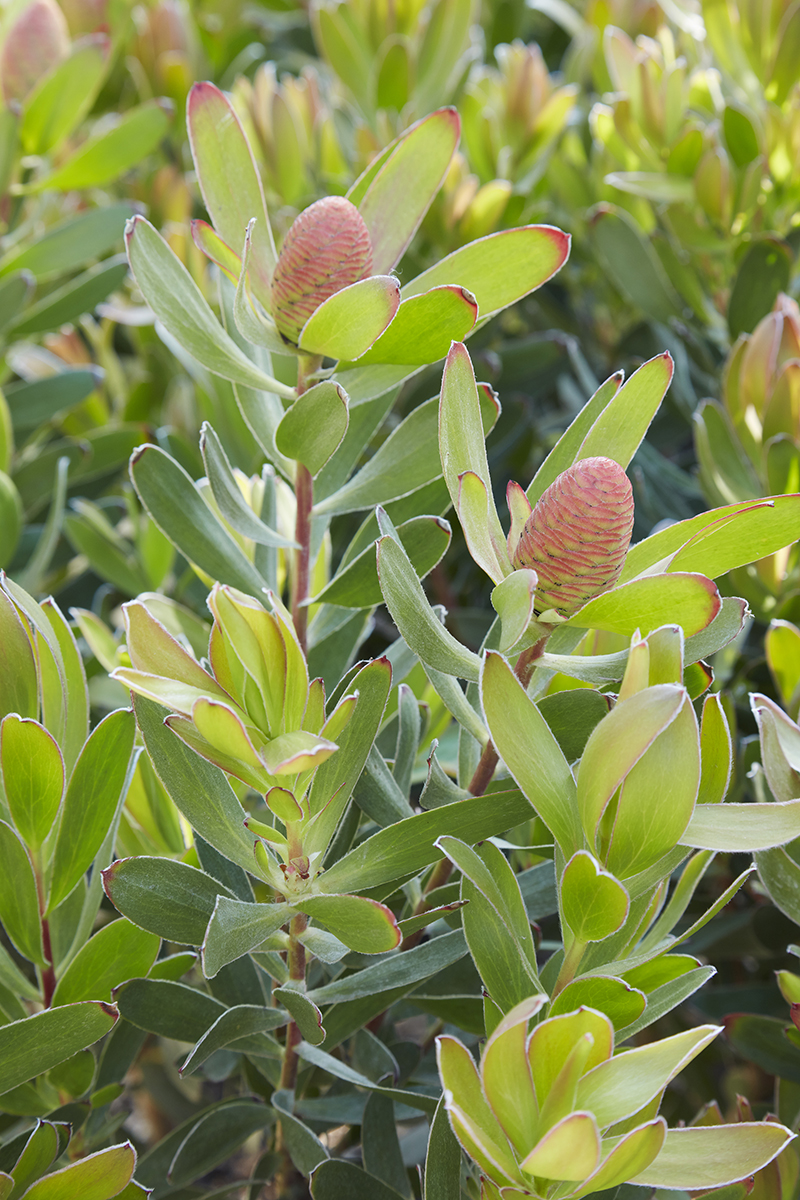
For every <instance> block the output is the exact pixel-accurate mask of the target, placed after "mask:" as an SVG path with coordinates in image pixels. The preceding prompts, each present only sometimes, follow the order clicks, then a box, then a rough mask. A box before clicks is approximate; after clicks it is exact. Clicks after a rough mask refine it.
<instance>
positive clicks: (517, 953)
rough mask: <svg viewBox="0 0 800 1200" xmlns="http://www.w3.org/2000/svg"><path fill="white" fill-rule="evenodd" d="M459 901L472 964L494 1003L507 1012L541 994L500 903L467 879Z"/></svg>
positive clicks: (462, 884)
mask: <svg viewBox="0 0 800 1200" xmlns="http://www.w3.org/2000/svg"><path fill="white" fill-rule="evenodd" d="M443 840H445V841H446V840H449V839H443ZM461 899H462V900H463V901H464V904H465V908H464V910H463V912H462V914H461V917H462V922H463V926H464V936H465V937H466V939H467V945H468V946H469V952H470V954H471V955H472V959H473V962H474V963H475V966H476V967H477V969H478V972H479V974H480V977H481V979H482V980H483V983H484V987H485V989H486V991H487V993H488V995H489V996H490V997H491V999H492V1001H493V1003H494V1004H496V1005H497V1006H498V1008H499V1009H500V1010H501V1012H504V1013H507V1012H509V1011H510V1010H511V1009H513V1008H515V1007H516V1005H517V1004H520V1003H521V1002H522V1001H523V1000H525V999H527V998H528V997H529V996H531V995H534V994H535V993H537V992H539V991H541V985H540V984H539V983H538V980H537V978H536V971H535V967H533V968H532V967H531V962H530V957H529V956H528V955H525V954H524V953H523V952H521V950H520V946H519V943H518V940H517V939H516V938H514V937H513V936H512V931H511V929H510V928H509V926H508V924H507V923H506V921H505V920H504V915H505V914H504V912H503V908H504V906H503V905H502V904H501V907H500V908H498V906H497V904H495V903H492V901H491V899H489V898H488V897H487V894H486V891H484V890H481V889H479V888H478V887H477V886H476V885H475V884H474V883H473V882H472V881H471V880H470V879H469V878H468V877H467V876H464V877H463V878H462V880H461Z"/></svg>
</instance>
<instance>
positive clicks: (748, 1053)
mask: <svg viewBox="0 0 800 1200" xmlns="http://www.w3.org/2000/svg"><path fill="white" fill-rule="evenodd" d="M725 1032H726V1035H727V1037H728V1038H729V1040H730V1042H731V1044H732V1046H733V1047H734V1048H735V1050H736V1051H737V1053H738V1054H741V1055H743V1057H745V1058H747V1059H749V1060H750V1061H751V1062H754V1063H756V1065H757V1066H759V1067H760V1068H761V1070H762V1071H766V1072H767V1073H768V1074H770V1075H777V1076H778V1077H779V1078H781V1079H787V1080H789V1081H791V1082H792V1083H800V1048H798V1046H797V1044H796V1043H795V1042H794V1041H792V1040H791V1039H790V1037H789V1036H788V1035H789V1034H790V1033H791V1032H792V1026H791V1025H788V1024H787V1022H786V1020H785V1019H781V1018H777V1017H762V1016H756V1015H755V1014H751V1013H735V1014H733V1015H732V1016H731V1017H730V1019H729V1020H728V1022H727V1023H726V1030H725Z"/></svg>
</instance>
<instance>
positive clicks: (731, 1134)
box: [630, 1122, 792, 1191]
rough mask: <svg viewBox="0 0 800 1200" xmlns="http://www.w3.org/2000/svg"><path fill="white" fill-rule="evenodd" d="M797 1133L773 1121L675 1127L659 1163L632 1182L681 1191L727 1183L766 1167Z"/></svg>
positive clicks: (662, 1151)
mask: <svg viewBox="0 0 800 1200" xmlns="http://www.w3.org/2000/svg"><path fill="white" fill-rule="evenodd" d="M791 1137H792V1134H791V1133H790V1132H789V1130H788V1129H784V1127H783V1125H778V1124H772V1123H767V1122H762V1123H756V1122H752V1123H750V1122H740V1123H736V1124H733V1125H716V1126H714V1125H707V1126H700V1127H699V1128H694V1129H670V1130H668V1131H667V1137H666V1141H665V1142H664V1145H663V1147H662V1149H661V1150H660V1151H659V1153H658V1155H657V1156H656V1158H655V1159H654V1161H653V1162H652V1163H651V1164H650V1166H649V1167H647V1168H646V1169H645V1170H644V1171H641V1172H640V1173H639V1174H638V1175H635V1176H634V1177H633V1179H632V1180H631V1181H630V1182H631V1183H634V1184H644V1185H645V1186H648V1187H657V1188H670V1189H676V1190H681V1191H704V1190H707V1189H709V1188H716V1187H723V1186H725V1185H726V1184H729V1183H734V1182H736V1181H737V1180H739V1179H748V1178H750V1176H752V1175H754V1174H755V1173H756V1171H760V1170H761V1169H762V1168H763V1167H765V1166H766V1165H767V1163H770V1162H772V1160H773V1159H774V1158H776V1157H777V1156H778V1155H779V1154H780V1152H781V1150H783V1148H784V1146H785V1145H786V1144H787V1142H788V1141H789V1140H790V1138H791Z"/></svg>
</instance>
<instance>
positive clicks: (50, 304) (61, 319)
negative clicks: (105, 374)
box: [13, 254, 128, 386]
mask: <svg viewBox="0 0 800 1200" xmlns="http://www.w3.org/2000/svg"><path fill="white" fill-rule="evenodd" d="M127 274H128V260H127V259H126V258H125V255H124V254H121V255H115V256H114V257H113V258H109V259H106V261H105V262H102V263H98V265H97V266H95V267H90V268H89V270H88V271H85V272H84V273H83V275H79V276H78V278H77V279H71V280H70V281H69V283H65V284H64V286H63V287H60V288H57V289H56V290H55V291H54V292H50V293H48V295H47V296H43V297H42V299H41V300H39V301H37V303H36V304H32V305H31V306H30V308H27V309H25V311H24V312H21V313H20V315H19V316H18V318H17V319H16V320H15V321H14V322H13V330H14V334H15V336H21V335H23V334H29V333H41V332H43V331H44V330H46V329H56V328H57V327H58V326H59V325H66V324H67V323H68V322H70V321H75V320H76V319H77V318H78V317H80V316H81V315H82V314H83V313H90V312H93V311H94V310H95V308H96V307H97V305H98V304H100V303H101V302H102V301H103V300H105V299H106V297H107V296H108V295H109V294H110V293H111V292H115V291H116V290H117V289H118V288H120V287H121V286H122V284H123V283H124V281H125V279H126V277H127ZM57 378H58V377H57ZM95 386H96V383H95Z"/></svg>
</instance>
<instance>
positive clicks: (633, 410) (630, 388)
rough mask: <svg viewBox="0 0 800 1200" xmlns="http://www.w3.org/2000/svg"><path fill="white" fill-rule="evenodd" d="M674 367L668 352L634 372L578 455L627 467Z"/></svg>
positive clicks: (645, 431) (669, 381)
mask: <svg viewBox="0 0 800 1200" xmlns="http://www.w3.org/2000/svg"><path fill="white" fill-rule="evenodd" d="M674 370H675V367H674V364H673V361H672V356H671V355H670V354H669V353H668V352H666V351H665V352H664V354H658V355H657V356H656V357H655V358H651V359H650V361H649V362H646V363H644V364H643V365H642V366H641V367H639V369H638V370H637V371H634V373H633V375H631V377H630V379H628V380H626V382H625V383H624V384H623V385H622V387H621V388H620V389H619V391H618V392H616V394H615V395H614V396H613V397H612V398H611V400H610V401H609V402H608V404H607V405H606V406H605V407H604V408H603V410H602V412H601V413H600V414H599V415H598V416H597V418H596V420H595V421H594V422H593V424H592V426H591V428H590V429H589V431H588V433H587V434H586V436H585V438H584V439H583V441H582V442H581V445H580V449H579V450H578V452H577V454H576V455H575V458H576V459H579V458H591V457H593V456H595V455H602V456H604V457H605V458H611V459H613V461H614V462H616V463H619V465H620V466H621V467H627V466H628V464H629V463H630V461H631V459H632V458H633V456H634V454H635V453H636V451H637V450H638V449H639V446H640V445H641V443H642V440H643V438H644V436H645V434H646V433H647V430H648V429H649V428H650V423H651V421H652V420H653V417H654V416H655V415H656V413H657V412H658V410H659V408H660V407H661V402H662V400H663V399H664V396H665V395H666V392H667V389H668V388H669V385H670V383H671V382H672V376H673V372H674ZM537 498H538V497H537ZM528 499H531V497H530V494H529V495H528Z"/></svg>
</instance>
